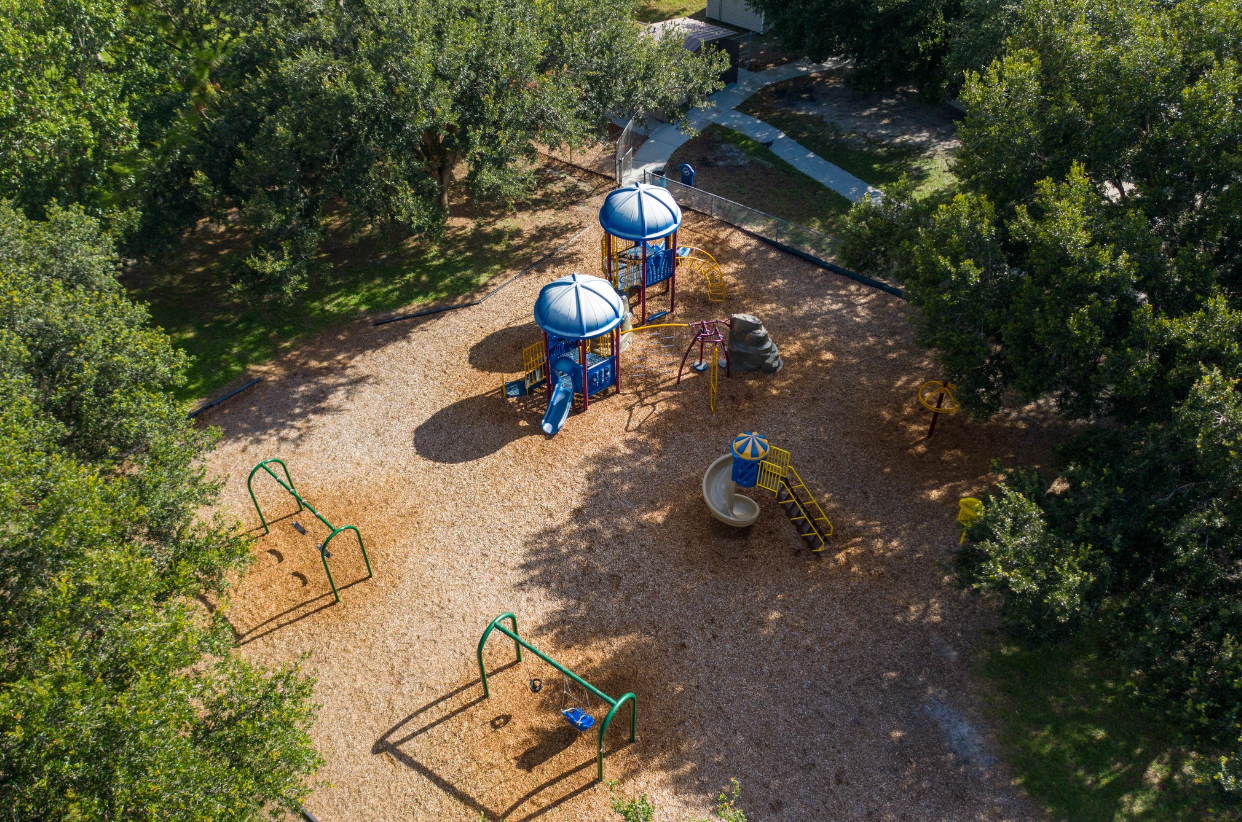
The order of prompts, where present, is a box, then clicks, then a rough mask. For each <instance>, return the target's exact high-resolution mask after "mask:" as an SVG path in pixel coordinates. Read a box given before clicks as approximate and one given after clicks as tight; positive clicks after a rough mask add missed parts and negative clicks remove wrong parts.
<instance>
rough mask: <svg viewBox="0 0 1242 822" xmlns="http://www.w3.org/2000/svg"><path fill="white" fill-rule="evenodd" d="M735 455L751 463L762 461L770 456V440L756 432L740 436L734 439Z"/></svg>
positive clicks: (748, 432)
mask: <svg viewBox="0 0 1242 822" xmlns="http://www.w3.org/2000/svg"><path fill="white" fill-rule="evenodd" d="M733 453H734V454H737V455H738V456H739V457H741V458H742V459H744V460H749V461H751V462H754V461H756V460H761V459H763V458H764V457H766V456H767V455H768V440H767V438H766V437H764V436H763V435H762V434H756V433H755V432H754V431H747V432H746V433H744V434H738V435H737V436H736V437H734V439H733Z"/></svg>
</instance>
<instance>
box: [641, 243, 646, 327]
mask: <svg viewBox="0 0 1242 822" xmlns="http://www.w3.org/2000/svg"><path fill="white" fill-rule="evenodd" d="M642 243H643V267H642V268H641V269H639V272H640V273H639V283H641V285H640V286H639V287H640V288H641V289H642V292H641V293H642V303H643V322H642V324H643V325H646V324H647V241H646V240H643V241H642Z"/></svg>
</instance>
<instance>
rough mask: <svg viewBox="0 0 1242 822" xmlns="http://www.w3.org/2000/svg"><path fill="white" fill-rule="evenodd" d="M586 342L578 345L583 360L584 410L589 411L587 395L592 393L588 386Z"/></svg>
mask: <svg viewBox="0 0 1242 822" xmlns="http://www.w3.org/2000/svg"><path fill="white" fill-rule="evenodd" d="M586 352H587V349H586V340H582V341H581V342H579V343H578V356H579V357H580V358H581V359H582V410H583V411H585V410H587V395H588V394H590V393H591V389H590V387H589V386H588V385H587V356H586Z"/></svg>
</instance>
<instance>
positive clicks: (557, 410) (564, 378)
mask: <svg viewBox="0 0 1242 822" xmlns="http://www.w3.org/2000/svg"><path fill="white" fill-rule="evenodd" d="M569 364H570V365H571V366H572V367H575V368H576V367H577V365H578V364H577V363H575V362H573V361H572V360H571V361H570V363H569ZM552 373H554V374H555V375H556V385H554V386H552V396H551V397H549V398H548V410H547V411H545V412H543V433H545V434H547V435H548V436H549V437H551V436H553V435H555V434H556V432H557V431H560V430H561V426H562V425H564V424H565V420H566V419H568V418H569V409H570V408H572V407H573V404H574V380H573V377H572V376H571V375H570V374H569V373H567V372H566V371H565V370H563V369H562V364H561V363H560V362H559V361H558V362H557V363H556V366H555V367H554V369H553V372H552Z"/></svg>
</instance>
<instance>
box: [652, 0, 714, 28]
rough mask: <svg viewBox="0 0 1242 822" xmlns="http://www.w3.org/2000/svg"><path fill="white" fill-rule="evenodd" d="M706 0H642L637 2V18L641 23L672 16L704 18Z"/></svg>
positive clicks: (669, 18) (658, 20) (657, 20)
mask: <svg viewBox="0 0 1242 822" xmlns="http://www.w3.org/2000/svg"><path fill="white" fill-rule="evenodd" d="M706 15H707V0H642V2H640V3H639V4H638V20H639V22H642V23H658V22H660V21H661V20H672V19H673V18H674V17H695V18H697V19H699V20H702V19H705V17H706Z"/></svg>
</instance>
